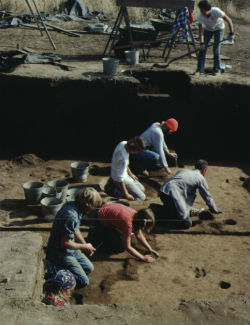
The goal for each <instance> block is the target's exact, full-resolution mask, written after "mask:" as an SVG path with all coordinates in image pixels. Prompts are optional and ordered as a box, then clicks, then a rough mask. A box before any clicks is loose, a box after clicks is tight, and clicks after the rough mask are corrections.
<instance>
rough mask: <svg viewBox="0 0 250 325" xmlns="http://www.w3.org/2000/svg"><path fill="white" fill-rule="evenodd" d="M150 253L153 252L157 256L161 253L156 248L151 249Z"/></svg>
mask: <svg viewBox="0 0 250 325" xmlns="http://www.w3.org/2000/svg"><path fill="white" fill-rule="evenodd" d="M150 253H152V254H153V255H154V256H155V257H160V254H159V253H158V252H157V251H155V250H154V249H151V250H150Z"/></svg>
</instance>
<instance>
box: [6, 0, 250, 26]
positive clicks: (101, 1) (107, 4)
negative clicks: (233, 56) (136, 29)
mask: <svg viewBox="0 0 250 325" xmlns="http://www.w3.org/2000/svg"><path fill="white" fill-rule="evenodd" d="M29 1H30V2H32V1H31V0H29ZM36 1H37V3H38V6H39V9H40V10H41V11H47V12H59V11H61V10H62V8H63V4H64V3H65V1H66V0H36ZM152 1H153V0H152ZM176 1H178V0H176ZM83 2H84V3H85V4H86V5H87V6H88V7H89V9H90V10H91V11H94V10H97V11H103V12H104V13H105V14H106V15H107V17H108V18H110V19H114V18H115V17H116V16H117V13H118V7H117V6H116V0H83ZM198 2H199V0H196V3H195V13H194V16H196V15H197V14H198V13H199V9H198ZM211 3H212V5H213V6H217V7H219V8H221V9H222V10H223V11H225V12H226V14H227V15H228V16H229V17H231V18H232V19H239V20H242V21H243V22H250V0H211ZM0 10H9V11H12V12H15V13H16V12H18V13H19V12H27V11H29V10H28V8H27V5H26V3H25V1H24V0H0ZM129 14H130V18H131V20H132V21H145V20H148V19H149V18H152V17H155V10H152V9H146V8H144V9H143V8H129Z"/></svg>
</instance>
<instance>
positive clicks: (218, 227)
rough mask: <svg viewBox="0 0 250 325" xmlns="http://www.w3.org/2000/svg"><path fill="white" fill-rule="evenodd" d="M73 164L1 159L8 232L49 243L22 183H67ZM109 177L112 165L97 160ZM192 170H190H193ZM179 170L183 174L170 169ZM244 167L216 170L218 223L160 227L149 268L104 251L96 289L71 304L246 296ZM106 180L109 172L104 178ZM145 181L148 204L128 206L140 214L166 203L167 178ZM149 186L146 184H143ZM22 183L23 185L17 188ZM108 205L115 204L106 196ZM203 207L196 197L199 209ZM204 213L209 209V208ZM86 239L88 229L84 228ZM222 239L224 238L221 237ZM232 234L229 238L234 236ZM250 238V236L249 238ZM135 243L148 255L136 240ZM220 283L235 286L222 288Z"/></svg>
mask: <svg viewBox="0 0 250 325" xmlns="http://www.w3.org/2000/svg"><path fill="white" fill-rule="evenodd" d="M70 163H71V161H47V162H40V161H39V162H38V163H37V164H35V165H33V166H31V167H29V168H27V167H23V166H20V165H19V166H18V165H13V164H12V163H11V162H6V161H2V162H1V169H2V174H1V178H0V184H2V194H1V199H2V201H1V210H0V216H1V226H2V227H4V228H8V229H13V230H14V229H18V228H19V229H32V230H34V231H38V232H39V233H40V234H41V235H42V237H43V240H44V247H46V242H47V239H48V234H49V232H48V231H49V229H50V227H51V222H46V221H45V220H44V219H43V217H41V216H40V215H39V214H35V213H31V212H30V211H29V210H27V207H26V205H25V202H24V200H23V198H24V196H23V191H22V188H21V184H22V183H23V182H25V181H27V180H42V181H44V182H45V183H46V182H47V181H48V180H50V179H55V178H66V179H69V180H70V169H69V166H70ZM91 164H92V165H98V166H100V167H102V168H103V169H102V170H103V171H105V170H106V171H108V165H109V164H102V163H96V162H92V163H91ZM187 167H191V166H187ZM172 169H173V172H175V171H177V170H178V168H172ZM246 170H247V168H246V166H244V165H242V166H241V168H238V167H226V166H223V167H222V166H211V167H210V169H209V173H208V177H207V178H208V183H209V185H210V189H211V192H212V194H213V196H214V198H215V200H216V202H217V205H218V207H219V208H220V209H221V210H222V211H223V214H222V215H219V216H216V217H215V218H214V217H212V216H211V215H210V214H207V213H204V214H203V216H201V217H200V219H201V223H197V224H195V225H194V227H192V228H190V229H189V230H183V231H178V234H174V233H173V232H174V231H172V233H171V231H170V230H167V229H164V228H162V227H158V228H156V229H155V231H154V233H153V234H151V235H149V238H148V239H149V241H150V242H151V245H152V246H153V247H155V248H156V249H157V250H159V253H160V255H161V257H160V258H159V259H158V260H157V262H156V263H154V264H143V263H141V262H138V261H136V260H135V259H134V258H133V257H131V256H129V254H128V253H126V252H124V253H122V254H118V255H112V256H106V255H105V254H104V253H103V252H102V250H101V248H100V249H99V250H98V252H97V253H96V255H95V257H94V259H93V261H94V265H95V271H94V273H93V274H92V275H91V276H90V279H91V285H90V286H89V287H88V288H85V289H83V290H79V291H78V292H76V293H75V295H74V298H73V300H72V302H73V304H75V303H81V302H82V301H83V302H84V303H87V304H108V303H128V302H132V301H137V302H147V303H152V302H156V301H166V302H169V301H182V300H183V299H184V300H190V299H196V300H206V301H210V300H214V299H215V300H222V301H225V300H227V299H229V298H232V297H235V296H244V297H248V293H249V267H248V265H249V263H248V262H247V263H246V259H248V258H249V236H246V234H247V232H248V231H249V218H248V215H249V214H248V212H249V195H248V192H247V190H246V189H245V188H244V187H243V185H242V184H243V182H242V179H245V178H246V177H247V173H246V172H245V171H246ZM104 174H105V172H104ZM151 176H152V179H150V180H147V185H146V186H147V195H148V197H147V200H146V201H145V202H130V205H131V206H133V207H135V208H136V209H139V208H141V207H146V206H149V205H150V204H151V203H156V204H160V200H159V199H158V198H157V195H156V193H157V191H156V188H157V187H158V186H160V184H161V183H162V182H163V180H164V179H165V175H164V173H162V172H152V175H151ZM106 180H107V176H89V179H88V183H87V184H86V185H88V184H89V185H94V186H96V188H99V190H101V189H102V188H103V187H104V185H105V182H106ZM142 181H143V179H142ZM17 184H19V186H16V185H17ZM101 194H102V195H103V197H104V199H105V200H111V199H112V198H111V197H109V196H107V195H106V194H105V193H104V192H102V191H101ZM203 206H204V203H203V201H202V199H201V198H200V197H197V200H196V203H195V207H203ZM204 207H205V206H204ZM82 231H83V234H84V236H86V235H87V231H88V227H85V226H83V227H82ZM216 234H221V235H220V236H216ZM230 234H231V235H230ZM248 234H249V232H248ZM133 245H135V246H136V247H137V248H138V249H139V250H141V251H142V252H144V253H145V250H144V249H143V248H142V247H140V246H138V244H137V243H136V242H135V240H134V239H133ZM221 281H224V282H227V283H230V285H231V286H230V288H228V289H222V288H221V287H220V286H221Z"/></svg>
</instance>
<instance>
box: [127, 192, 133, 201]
mask: <svg viewBox="0 0 250 325" xmlns="http://www.w3.org/2000/svg"><path fill="white" fill-rule="evenodd" d="M126 199H127V200H129V201H134V199H135V198H134V197H133V195H131V194H129V193H128V194H126Z"/></svg>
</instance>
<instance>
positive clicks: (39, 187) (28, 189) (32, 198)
mask: <svg viewBox="0 0 250 325" xmlns="http://www.w3.org/2000/svg"><path fill="white" fill-rule="evenodd" d="M43 188H44V184H43V183H41V182H26V183H24V184H23V189H24V195H25V199H26V201H27V202H28V203H31V204H36V203H39V202H40V200H41V197H42V192H43Z"/></svg>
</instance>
